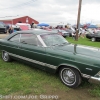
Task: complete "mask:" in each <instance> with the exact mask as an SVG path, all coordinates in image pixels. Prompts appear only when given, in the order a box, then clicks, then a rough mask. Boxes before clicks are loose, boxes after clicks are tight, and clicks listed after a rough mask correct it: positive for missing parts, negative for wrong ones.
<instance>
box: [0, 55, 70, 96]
mask: <svg viewBox="0 0 100 100" xmlns="http://www.w3.org/2000/svg"><path fill="white" fill-rule="evenodd" d="M0 56H1V54H0ZM58 89H59V90H63V91H69V90H70V89H69V88H68V87H66V86H65V85H63V84H62V83H61V81H60V80H59V78H58V76H57V75H54V74H50V73H47V72H44V71H41V70H38V69H35V68H33V67H31V66H29V65H25V64H23V63H19V62H16V61H13V62H10V63H5V62H4V61H2V59H1V58H0V94H2V95H8V94H23V95H25V94H33V95H36V94H37V95H39V94H46V93H48V90H49V92H52V93H53V92H56V91H57V90H58Z"/></svg>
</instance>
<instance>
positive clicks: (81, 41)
mask: <svg viewBox="0 0 100 100" xmlns="http://www.w3.org/2000/svg"><path fill="white" fill-rule="evenodd" d="M66 39H67V40H68V41H69V42H70V43H74V44H81V45H87V46H93V47H100V42H92V41H91V40H90V39H87V38H82V37H80V38H79V39H78V41H75V40H74V39H72V37H68V38H66Z"/></svg>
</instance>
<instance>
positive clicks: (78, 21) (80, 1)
mask: <svg viewBox="0 0 100 100" xmlns="http://www.w3.org/2000/svg"><path fill="white" fill-rule="evenodd" d="M81 4H82V0H79V7H78V16H77V27H76V38H75V40H76V41H78V33H79V28H80V14H81Z"/></svg>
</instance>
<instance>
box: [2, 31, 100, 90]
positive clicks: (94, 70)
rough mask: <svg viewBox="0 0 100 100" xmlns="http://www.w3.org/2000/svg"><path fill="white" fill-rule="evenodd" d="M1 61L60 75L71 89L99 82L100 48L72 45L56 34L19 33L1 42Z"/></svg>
mask: <svg viewBox="0 0 100 100" xmlns="http://www.w3.org/2000/svg"><path fill="white" fill-rule="evenodd" d="M0 49H1V51H2V59H3V60H4V61H5V62H9V61H11V59H16V60H20V61H24V62H25V63H29V64H31V65H32V66H33V65H34V66H35V67H37V68H40V69H42V70H46V71H48V72H52V73H57V72H59V76H60V79H61V81H62V82H63V83H64V84H65V85H66V86H68V87H71V88H75V87H78V86H79V85H80V84H81V82H82V80H83V79H84V78H86V79H88V81H90V82H94V81H95V82H100V48H93V47H88V46H82V45H76V44H71V43H69V42H68V41H67V40H66V39H65V38H63V37H62V36H61V35H60V34H57V33H56V32H53V31H46V30H41V29H33V30H27V31H17V32H15V33H12V34H11V35H9V36H8V37H6V38H5V39H0Z"/></svg>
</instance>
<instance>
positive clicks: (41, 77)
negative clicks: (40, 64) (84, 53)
mask: <svg viewBox="0 0 100 100" xmlns="http://www.w3.org/2000/svg"><path fill="white" fill-rule="evenodd" d="M66 39H67V40H68V41H69V42H71V43H76V44H82V45H89V46H95V47H100V42H91V41H89V40H88V39H86V38H84V39H83V38H79V41H75V40H73V39H72V38H71V37H69V38H66ZM0 56H1V53H0ZM79 88H82V89H84V88H85V89H86V90H88V93H89V94H90V95H92V96H96V97H100V85H95V84H90V83H88V82H85V83H84V82H83V83H82V84H81V86H80V87H79ZM70 90H71V89H69V88H68V87H66V86H65V85H64V84H62V83H61V81H60V79H59V78H58V75H54V74H50V73H48V72H44V71H41V70H38V69H36V68H33V67H32V66H29V65H25V64H23V63H19V62H17V61H13V62H10V63H6V62H4V61H3V60H2V59H1V58H0V94H1V95H10V94H12V95H14V94H20V95H30V94H32V95H40V94H51V93H52V94H53V93H55V92H56V94H57V92H58V91H64V92H66V93H67V92H68V91H70Z"/></svg>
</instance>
